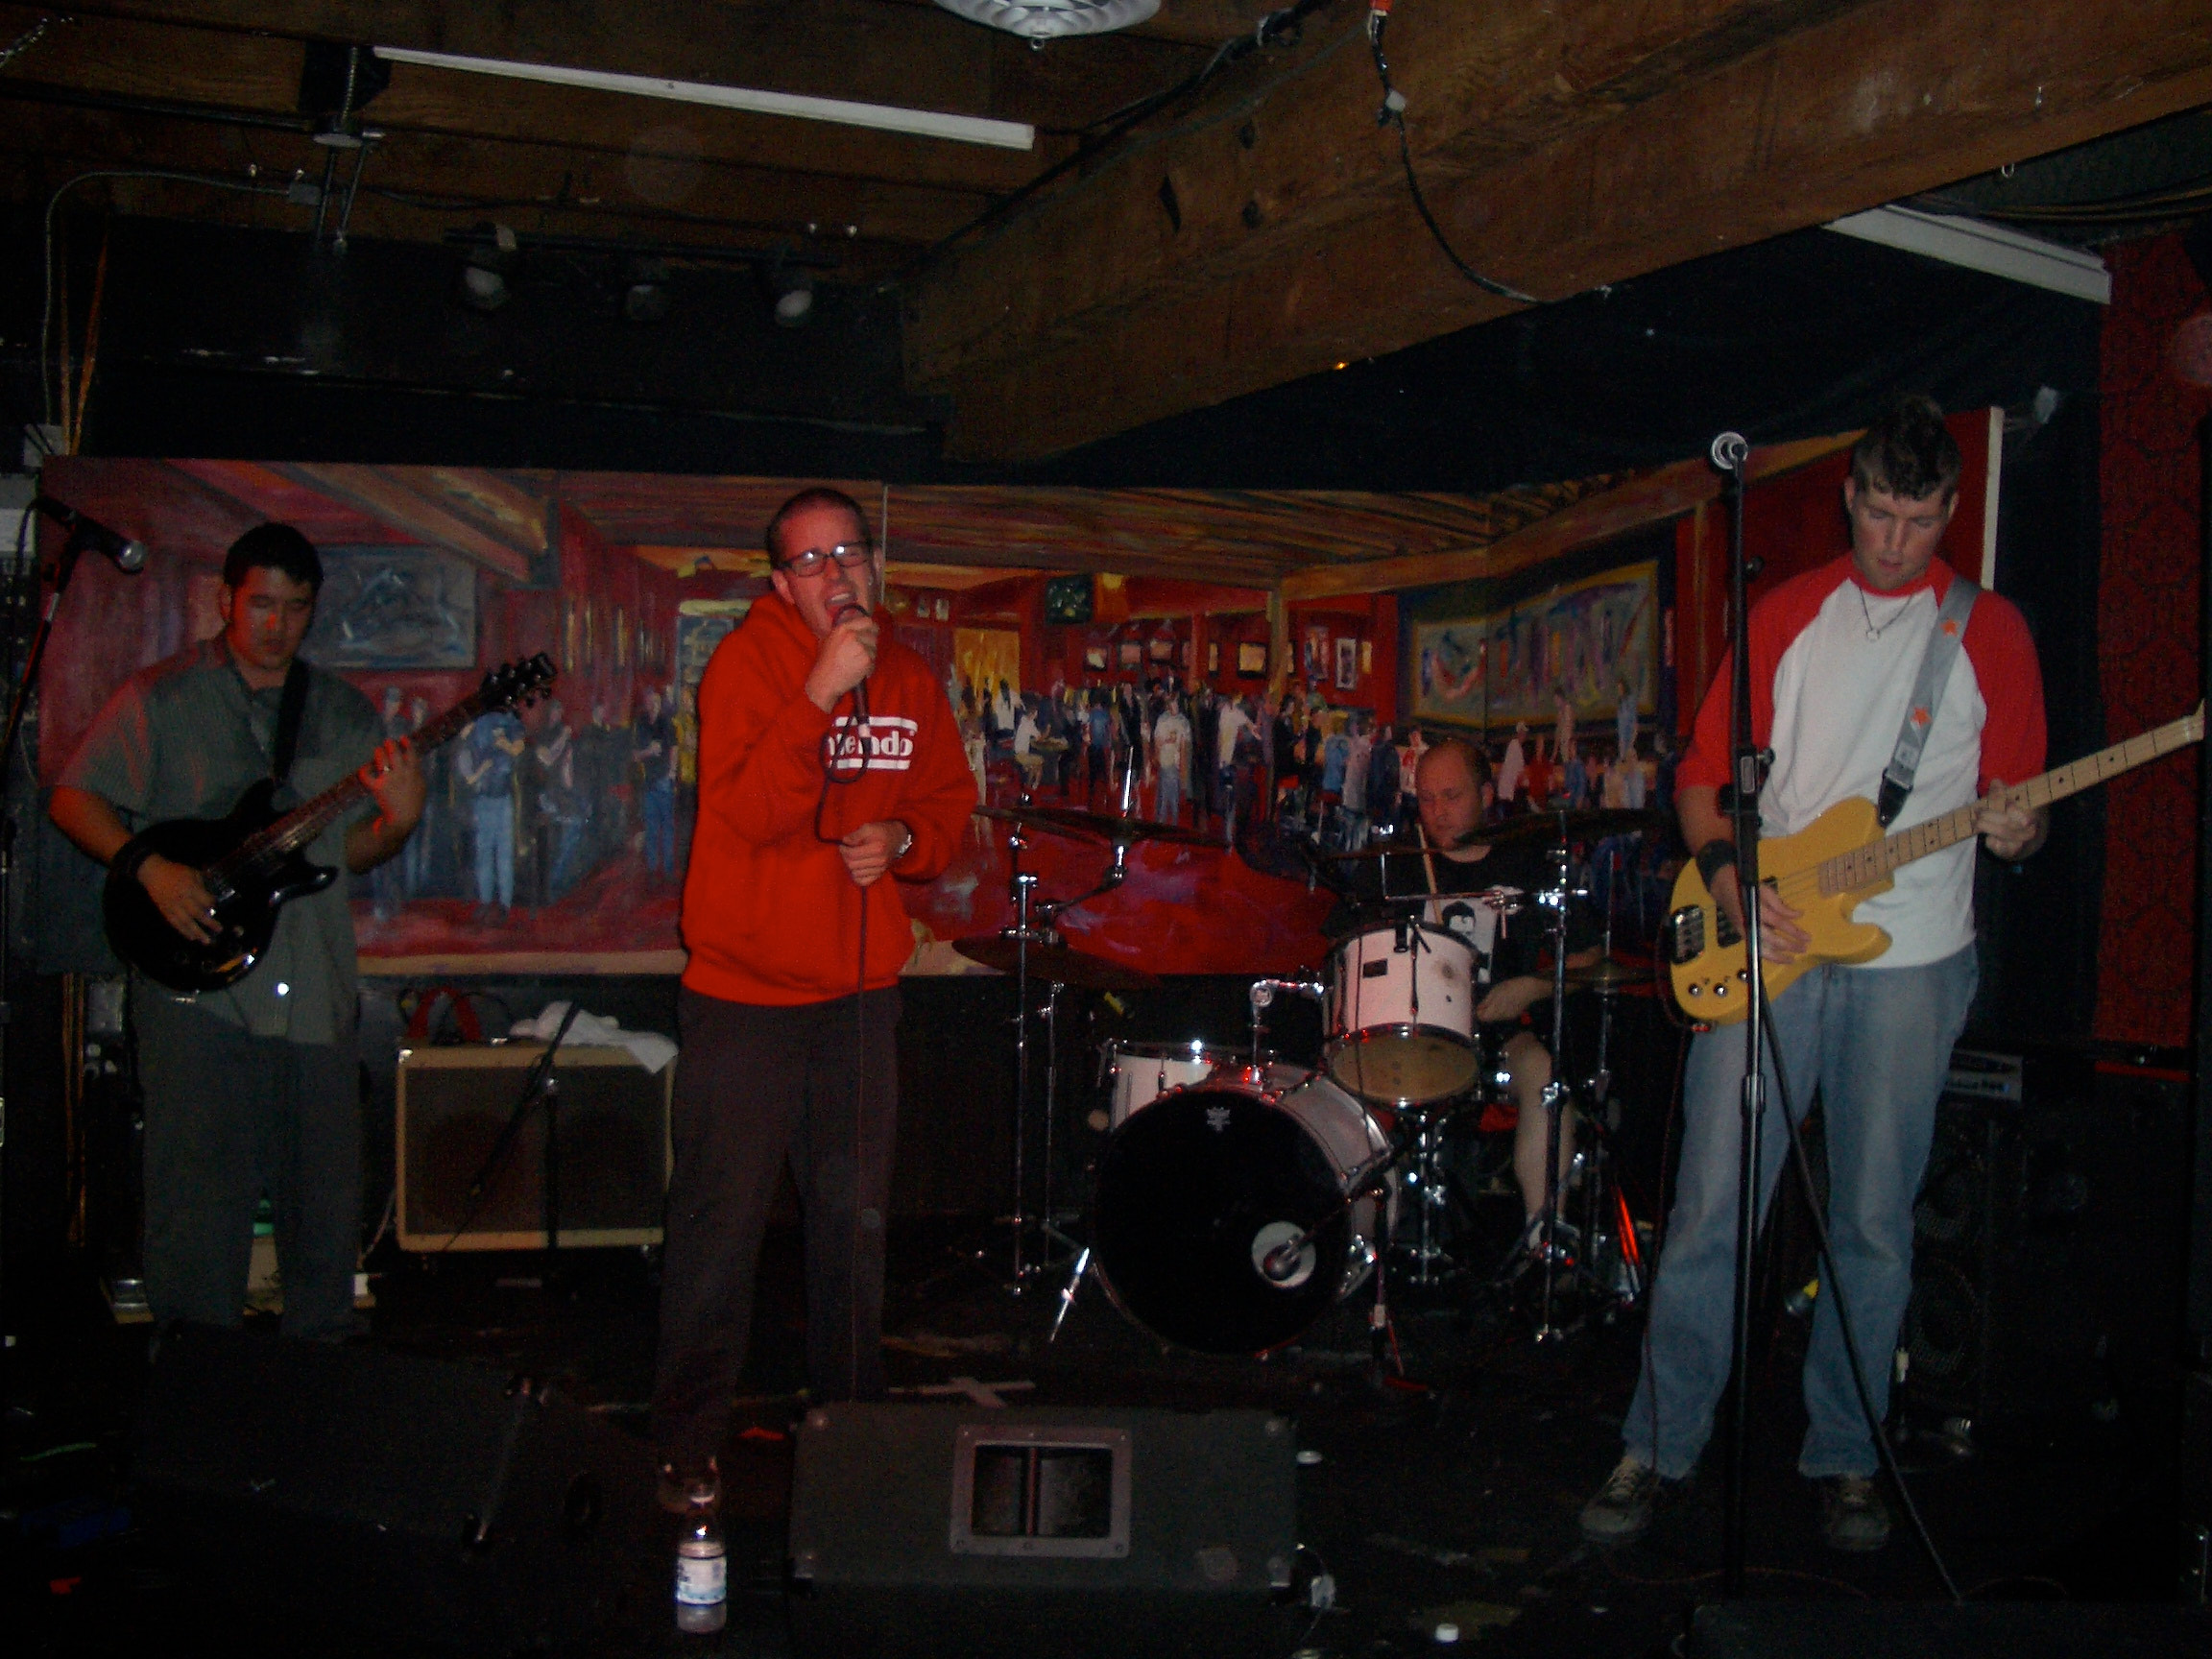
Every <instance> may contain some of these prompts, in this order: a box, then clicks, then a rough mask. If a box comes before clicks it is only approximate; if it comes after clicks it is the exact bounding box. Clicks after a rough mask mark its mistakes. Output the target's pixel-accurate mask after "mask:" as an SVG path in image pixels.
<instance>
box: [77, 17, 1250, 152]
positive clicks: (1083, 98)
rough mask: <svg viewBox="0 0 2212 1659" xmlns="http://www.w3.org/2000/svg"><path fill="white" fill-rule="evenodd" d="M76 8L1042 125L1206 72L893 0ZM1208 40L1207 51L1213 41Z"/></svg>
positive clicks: (1178, 49)
mask: <svg viewBox="0 0 2212 1659" xmlns="http://www.w3.org/2000/svg"><path fill="white" fill-rule="evenodd" d="M1212 3H1213V4H1214V5H1216V6H1218V5H1219V4H1221V0H1212ZM70 10H71V11H72V12H75V13H77V14H79V15H86V16H93V15H96V16H104V17H114V18H126V19H132V20H137V21H145V22H157V23H172V24H181V25H186V26H189V27H192V28H197V29H204V30H211V31H221V32H225V33H231V34H240V35H274V36H287V37H289V38H292V39H295V40H305V39H315V40H350V41H358V42H360V43H362V44H364V45H373V46H397V47H406V48H409V49H411V50H415V51H422V52H446V53H452V54H454V55H456V56H460V57H469V58H490V59H499V60H513V61H520V62H525V63H546V64H554V65H559V66H562V67H566V68H580V69H602V70H610V71H613V72H614V73H617V74H628V75H643V76H652V77H658V78H664V79H667V80H674V81H703V82H709V83H712V84H719V85H727V86H750V87H758V88H761V89H763V90H770V91H779V92H798V93H811V94H814V95H816V96H820V97H830V98H847V99H852V100H854V101H856V102H860V103H873V104H892V105H899V106H902V107H904V108H924V109H936V110H941V111H945V112H947V113H951V114H967V115H991V116H998V117H999V118H1001V119H1005V120H1012V121H1028V122H1033V123H1036V124H1038V125H1045V126H1075V125H1079V124H1081V123H1082V122H1085V121H1089V120H1094V119H1095V118H1096V117H1097V116H1099V115H1102V114H1104V113H1106V112H1107V111H1109V110H1112V109H1116V108H1120V107H1121V106H1122V105H1124V104H1127V103H1129V102H1131V101H1132V100H1134V99H1137V98H1141V97H1142V96H1144V95H1145V94H1146V93H1148V92H1150V91H1152V90H1154V89H1155V88H1157V87H1160V86H1163V85H1166V84H1169V83H1171V82H1173V81H1175V80H1177V79H1179V78H1180V77H1181V76H1182V75H1184V74H1187V73H1188V72H1189V66H1190V65H1192V64H1194V63H1196V62H1200V61H1203V60H1204V53H1203V51H1202V50H1200V49H1199V48H1198V47H1197V46H1195V45H1192V44H1190V43H1188V42H1186V41H1183V40H1180V39H1176V38H1171V37H1170V38H1162V37H1159V36H1153V37H1146V36H1139V35H1127V34H1121V35H1109V36H1096V37H1094V38H1092V39H1088V40H1083V41H1078V42H1066V43H1063V44H1062V45H1060V46H1059V47H1057V48H1055V49H1052V50H1048V51H1044V52H1038V51H1032V50H1031V49H1030V47H1029V46H1028V45H1027V44H1026V43H1025V42H1023V41H1022V40H1019V39H1017V38H1015V37H1014V36H1010V35H1006V34H1004V33H1001V32H999V31H997V30H992V29H984V28H978V27H976V26H975V25H974V24H971V23H968V22H965V21H963V20H962V19H960V18H957V17H954V16H953V15H951V14H950V12H945V11H944V10H943V9H941V8H939V7H937V6H933V5H928V6H911V5H890V4H884V3H883V0H806V4H805V5H803V6H799V5H792V4H790V0H619V3H615V0H604V3H601V4H592V5H579V4H574V3H571V0H87V3H86V4H84V5H81V6H72V7H71V8H70ZM1227 33H1229V34H1236V33H1238V31H1237V30H1235V29H1231V30H1229V31H1227ZM1205 38H1206V40H1207V42H1208V43H1209V44H1211V43H1212V42H1213V41H1214V38H1215V37H1214V36H1212V35H1210V34H1209V35H1208V36H1205ZM397 80H398V77H397V75H395V77H394V82H395V85H396V86H397ZM479 84H481V83H480V82H479ZM805 125H811V123H805V122H791V121H786V122H782V123H781V126H782V127H783V128H785V129H786V130H788V129H789V128H791V127H794V126H805Z"/></svg>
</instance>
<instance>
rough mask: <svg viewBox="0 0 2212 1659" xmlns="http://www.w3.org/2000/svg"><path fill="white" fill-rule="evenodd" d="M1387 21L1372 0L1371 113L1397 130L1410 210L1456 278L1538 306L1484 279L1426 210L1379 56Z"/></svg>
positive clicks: (1401, 96)
mask: <svg viewBox="0 0 2212 1659" xmlns="http://www.w3.org/2000/svg"><path fill="white" fill-rule="evenodd" d="M1389 22H1390V0H1375V3H1374V4H1372V5H1370V6H1369V7H1368V9H1367V45H1368V48H1369V50H1371V51H1372V52H1373V53H1374V56H1375V73H1376V75H1377V76H1378V77H1379V78H1380V79H1381V81H1382V83H1383V107H1382V108H1379V109H1377V110H1376V111H1375V122H1376V125H1377V126H1379V127H1395V128H1397V129H1398V158H1399V160H1400V161H1402V162H1403V163H1404V164H1405V167H1406V188H1407V191H1409V192H1410V193H1411V195H1412V197H1413V208H1414V211H1415V212H1417V213H1419V214H1420V215H1421V223H1422V224H1424V225H1426V226H1428V227H1429V234H1430V235H1431V236H1432V237H1434V238H1435V241H1436V246H1437V247H1439V248H1441V249H1443V250H1444V257H1445V258H1447V259H1449V260H1451V261H1452V263H1453V265H1454V266H1455V268H1456V269H1457V271H1458V273H1459V275H1460V276H1464V277H1466V278H1467V280H1468V281H1470V282H1472V283H1474V284H1475V286H1476V287H1478V288H1479V289H1481V290H1482V291H1483V292H1484V293H1485V294H1495V295H1497V296H1498V298H1499V299H1501V300H1513V301H1519V302H1520V303H1521V304H1523V305H1541V304H1543V303H1544V301H1541V300H1539V299H1537V298H1536V296H1535V295H1533V294H1524V293H1522V292H1521V290H1520V289H1518V288H1513V287H1509V286H1507V285H1506V284H1505V283H1503V282H1500V281H1498V280H1497V279H1496V278H1494V277H1490V276H1483V275H1482V273H1481V272H1479V271H1478V270H1476V269H1475V267H1474V266H1472V265H1470V264H1468V263H1467V261H1466V260H1464V259H1462V258H1460V257H1459V251H1458V250H1457V249H1455V248H1454V247H1453V246H1452V242H1451V239H1450V238H1449V237H1447V236H1446V235H1445V234H1444V227H1443V226H1441V225H1439V224H1437V223H1436V215H1435V214H1433V213H1431V212H1430V211H1429V199H1428V198H1427V197H1426V196H1424V195H1422V194H1421V180H1419V179H1418V178H1417V177H1415V175H1414V172H1413V144H1412V140H1411V139H1409V138H1408V137H1407V133H1406V94H1405V93H1403V92H1401V91H1399V90H1398V88H1397V87H1395V86H1393V85H1391V84H1390V60H1389V59H1387V58H1385V57H1384V56H1383V30H1384V29H1385V28H1386V27H1387V26H1388V25H1389Z"/></svg>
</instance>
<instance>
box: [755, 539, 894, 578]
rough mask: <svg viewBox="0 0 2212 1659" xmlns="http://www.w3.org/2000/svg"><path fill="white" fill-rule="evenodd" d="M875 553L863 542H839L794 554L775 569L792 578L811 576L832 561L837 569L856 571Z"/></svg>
mask: <svg viewBox="0 0 2212 1659" xmlns="http://www.w3.org/2000/svg"><path fill="white" fill-rule="evenodd" d="M875 551H876V550H875V549H874V548H873V547H871V546H869V545H868V543H867V542H865V541H840V542H838V543H837V545H836V546H834V547H809V548H807V549H806V551H805V552H804V553H794V554H792V555H791V557H790V558H788V559H785V560H782V561H781V562H780V563H779V564H778V565H777V566H776V568H777V569H779V570H785V571H788V572H790V574H792V575H794V576H811V575H813V574H814V573H815V572H816V571H817V570H819V569H821V568H822V566H823V565H827V564H829V561H830V560H832V559H834V560H836V561H837V567H838V568H839V569H841V570H857V569H859V568H860V566H861V565H865V564H867V563H868V560H869V558H870V557H871V556H872V555H873V554H874V553H875Z"/></svg>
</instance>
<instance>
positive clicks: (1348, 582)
mask: <svg viewBox="0 0 2212 1659" xmlns="http://www.w3.org/2000/svg"><path fill="white" fill-rule="evenodd" d="M1858 438H1859V434H1858V433H1856V432H1846V433H1843V434H1842V435H1840V436H1839V437H1834V438H1808V439H1804V440H1802V441H1800V442H1798V443H1794V444H1769V445H1761V446H1760V447H1759V448H1757V449H1754V450H1752V451H1751V456H1750V459H1749V461H1748V463H1747V464H1746V465H1745V468H1744V475H1745V477H1746V479H1747V481H1749V482H1750V483H1754V484H1756V483H1759V482H1761V481H1762V480H1764V479H1767V478H1775V477H1779V476H1780V475H1781V474H1783V473H1785V472H1793V471H1795V470H1796V469H1798V468H1800V467H1805V466H1810V465H1811V464H1812V463H1813V462H1815V461H1818V460H1820V459H1822V458H1823V457H1824V456H1829V455H1833V454H1835V453H1836V452H1837V451H1838V450H1839V449H1847V448H1849V447H1850V446H1851V445H1853V444H1854V443H1856V442H1857V441H1858ZM1719 494H1720V474H1719V473H1718V472H1716V471H1715V470H1714V469H1713V468H1712V465H1711V464H1710V463H1709V462H1707V461H1706V459H1705V458H1704V457H1703V456H1699V457H1697V458H1696V459H1695V460H1693V461H1678V462H1675V463H1674V464H1673V465H1672V466H1670V467H1662V468H1659V469H1657V470H1656V471H1652V472H1647V473H1646V474H1645V475H1644V476H1642V477H1641V478H1632V479H1630V480H1629V481H1628V482H1627V483H1625V484H1622V485H1619V486H1617V487H1616V488H1614V489H1612V490H1608V491H1606V492H1605V493H1603V494H1600V495H1591V496H1586V497H1585V498H1583V499H1582V500H1580V501H1577V502H1575V504H1574V505H1573V506H1572V507H1565V508H1562V509H1560V511H1558V512H1556V513H1554V514H1552V515H1551V517H1547V518H1539V519H1538V520H1537V521H1536V522H1535V523H1533V524H1530V525H1528V526H1527V528H1525V529H1521V530H1516V531H1514V532H1513V533H1512V534H1511V535H1508V536H1501V537H1500V538H1498V540H1497V541H1491V542H1487V543H1485V544H1483V545H1481V546H1479V547H1456V548H1450V549H1446V550H1445V551H1443V552H1438V553H1415V554H1409V555H1407V557H1405V558H1403V559H1376V560H1371V561H1368V562H1366V563H1363V564H1358V565H1323V566H1310V567H1308V568H1307V569H1304V570H1300V571H1296V572H1294V573H1292V574H1291V575H1288V576H1286V577H1285V578H1284V579H1283V597H1284V598H1286V599H1288V600H1293V601H1296V600H1311V599H1339V598H1347V597H1350V596H1351V595H1353V594H1358V593H1389V592H1395V591H1397V590H1399V589H1406V588H1428V587H1432V586H1433V585H1435V584H1436V583H1439V582H1466V581H1470V580H1473V579H1476V578H1483V577H1497V576H1510V575H1511V574H1513V572H1515V571H1516V570H1525V569H1527V567H1528V566H1529V565H1537V564H1541V563H1542V562H1543V561H1545V560H1547V559H1555V558H1557V557H1558V556H1559V555H1560V554H1562V553H1572V552H1574V551H1575V549H1576V548H1578V547H1589V546H1594V545H1596V544H1597V543H1598V542H1599V541H1611V540H1612V539H1613V538H1614V537H1616V536H1625V535H1627V534H1628V533H1629V532H1630V531H1632V530H1641V529H1643V528H1645V527H1646V526H1647V525H1650V524H1663V523H1665V522H1666V521H1667V520H1668V519H1670V518H1679V517H1681V516H1682V515H1683V514H1685V513H1688V512H1691V511H1693V510H1695V508H1696V507H1698V506H1699V505H1700V504H1702V503H1704V502H1707V501H1712V500H1715V499H1717V498H1718V497H1719Z"/></svg>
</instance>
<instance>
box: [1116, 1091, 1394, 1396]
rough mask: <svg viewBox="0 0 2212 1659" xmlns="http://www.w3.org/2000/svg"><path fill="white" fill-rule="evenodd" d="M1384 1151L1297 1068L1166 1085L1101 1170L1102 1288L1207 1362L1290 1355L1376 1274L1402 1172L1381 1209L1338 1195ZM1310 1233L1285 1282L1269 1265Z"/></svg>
mask: <svg viewBox="0 0 2212 1659" xmlns="http://www.w3.org/2000/svg"><path fill="white" fill-rule="evenodd" d="M1388 1149H1389V1138H1388V1137H1387V1136H1386V1135H1385V1134H1384V1133H1383V1129H1382V1127H1381V1126H1380V1125H1379V1124H1378V1123H1377V1122H1376V1121H1375V1119H1374V1118H1373V1117H1372V1116H1370V1115H1369V1114H1368V1113H1367V1112H1366V1111H1365V1110H1364V1109H1363V1108H1362V1107H1361V1106H1360V1105H1359V1103H1358V1101H1357V1100H1354V1099H1353V1098H1352V1097H1351V1096H1350V1095H1349V1094H1345V1093H1344V1091H1343V1090H1341V1089H1339V1088H1338V1087H1337V1086H1336V1085H1335V1084H1334V1083H1333V1082H1331V1081H1330V1080H1329V1079H1328V1078H1327V1077H1325V1076H1316V1075H1313V1074H1311V1073H1309V1072H1306V1071H1304V1070H1298V1069H1296V1068H1293V1067H1288V1066H1271V1067H1268V1068H1267V1069H1266V1070H1264V1071H1263V1072H1258V1073H1257V1074H1256V1073H1255V1070H1253V1069H1249V1068H1248V1069H1246V1070H1242V1071H1235V1072H1221V1073H1217V1074H1216V1075H1215V1076H1214V1077H1213V1078H1211V1079H1209V1080H1208V1081H1207V1082H1206V1083H1204V1084H1203V1085H1199V1086H1195V1087H1191V1088H1186V1089H1176V1090H1171V1091H1169V1092H1168V1093H1167V1094H1163V1095H1161V1096H1160V1097H1159V1098H1158V1099H1157V1100H1154V1101H1153V1102H1152V1103H1151V1104H1150V1105H1148V1106H1146V1107H1145V1108H1144V1109H1143V1110H1142V1112H1139V1113H1137V1114H1135V1115H1134V1116H1132V1117H1131V1118H1129V1119H1128V1121H1126V1122H1125V1123H1123V1124H1122V1125H1121V1127H1120V1128H1119V1129H1118V1130H1117V1131H1116V1132H1115V1135H1114V1138H1113V1140H1112V1141H1111V1142H1108V1143H1107V1148H1106V1156H1105V1159H1104V1161H1103V1162H1102V1163H1101V1164H1100V1166H1099V1169H1098V1199H1097V1209H1096V1214H1095V1217H1094V1221H1095V1225H1094V1228H1093V1230H1092V1237H1093V1239H1094V1250H1095V1261H1096V1263H1097V1266H1098V1272H1099V1277H1100V1279H1101V1280H1102V1281H1103V1282H1104V1284H1105V1286H1106V1289H1107V1293H1108V1294H1109V1295H1111V1296H1112V1297H1113V1298H1114V1301H1115V1305H1116V1306H1118V1308H1119V1309H1120V1310H1122V1311H1123V1312H1124V1313H1126V1314H1127V1315H1128V1316H1129V1317H1130V1318H1132V1319H1134V1320H1135V1321H1136V1322H1137V1323H1138V1324H1140V1325H1142V1326H1143V1327H1144V1329H1146V1330H1147V1331H1150V1332H1151V1333H1152V1334H1155V1335H1157V1336H1160V1337H1162V1338H1164V1339H1166V1341H1169V1342H1174V1343H1177V1344H1180V1345H1181V1346H1183V1347H1185V1348H1193V1349H1196V1350H1197V1351H1198V1352H1200V1353H1202V1354H1259V1353H1264V1352H1265V1351H1266V1350H1268V1349H1270V1348H1277V1347H1280V1346H1282V1345H1283V1344H1284V1343H1286V1342H1288V1341H1290V1340H1291V1339H1292V1338H1294V1337H1296V1336H1297V1335H1298V1334H1300V1333H1301V1332H1303V1331H1304V1330H1305V1329H1306V1328H1307V1327H1308V1326H1309V1325H1311V1324H1312V1323H1313V1322H1314V1321H1315V1320H1316V1319H1318V1318H1319V1317H1320V1316H1321V1315H1322V1314H1323V1313H1324V1312H1326V1311H1327V1310H1329V1308H1330V1307H1331V1306H1332V1305H1333V1304H1334V1303H1335V1302H1336V1301H1338V1300H1339V1299H1340V1298H1342V1297H1343V1296H1345V1295H1347V1294H1349V1293H1350V1292H1351V1291H1352V1289H1353V1288H1354V1287H1355V1286H1358V1283H1359V1282H1360V1280H1361V1279H1363V1278H1365V1277H1366V1274H1367V1271H1368V1268H1369V1266H1370V1264H1371V1263H1372V1261H1373V1251H1374V1249H1375V1248H1377V1247H1378V1246H1379V1243H1380V1240H1379V1239H1378V1238H1377V1234H1376V1227H1377V1221H1378V1215H1379V1212H1381V1211H1383V1210H1384V1209H1385V1208H1387V1209H1388V1210H1389V1211H1391V1212H1393V1213H1394V1211H1395V1207H1396V1195H1397V1187H1396V1177H1395V1176H1394V1175H1393V1176H1392V1177H1390V1185H1389V1186H1388V1187H1387V1188H1386V1189H1385V1193H1386V1196H1385V1197H1384V1199H1383V1201H1382V1202H1381V1203H1379V1202H1378V1200H1377V1198H1376V1197H1375V1196H1374V1195H1372V1194H1370V1195H1369V1196H1366V1197H1362V1198H1359V1199H1357V1200H1355V1201H1354V1202H1353V1203H1351V1204H1349V1205H1347V1204H1346V1203H1345V1202H1344V1194H1345V1192H1346V1191H1347V1190H1349V1188H1350V1186H1351V1184H1352V1181H1353V1178H1354V1176H1355V1174H1356V1172H1357V1171H1358V1170H1359V1169H1361V1168H1362V1167H1363V1166H1368V1165H1370V1164H1372V1163H1374V1162H1375V1161H1376V1160H1377V1158H1378V1157H1380V1156H1382V1155H1383V1154H1385V1153H1386V1152H1387V1151H1388ZM1309 1229H1311V1230H1312V1237H1310V1238H1309V1239H1308V1240H1307V1241H1306V1243H1305V1245H1304V1247H1303V1248H1302V1249H1301V1250H1300V1252H1299V1254H1298V1256H1297V1257H1296V1258H1295V1260H1294V1261H1292V1262H1290V1263H1289V1265H1288V1270H1287V1271H1286V1272H1281V1275H1280V1277H1279V1278H1270V1277H1269V1276H1268V1275H1267V1274H1266V1273H1265V1272H1264V1271H1262V1265H1261V1264H1262V1262H1264V1261H1265V1260H1266V1258H1267V1257H1268V1255H1269V1254H1270V1253H1271V1252H1272V1251H1274V1250H1275V1249H1276V1247H1277V1246H1278V1245H1280V1244H1282V1243H1283V1242H1284V1241H1286V1239H1289V1238H1293V1237H1294V1236H1296V1235H1297V1234H1299V1233H1303V1232H1306V1231H1307V1230H1309ZM1279 1271H1280V1270H1279Z"/></svg>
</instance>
